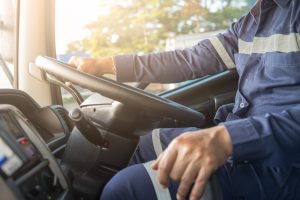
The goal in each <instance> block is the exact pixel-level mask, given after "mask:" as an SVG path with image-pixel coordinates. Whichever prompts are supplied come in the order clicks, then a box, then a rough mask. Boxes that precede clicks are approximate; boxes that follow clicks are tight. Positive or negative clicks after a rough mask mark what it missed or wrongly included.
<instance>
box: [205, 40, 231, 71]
mask: <svg viewBox="0 0 300 200" xmlns="http://www.w3.org/2000/svg"><path fill="white" fill-rule="evenodd" d="M209 41H210V42H211V44H212V45H213V47H214V48H215V50H216V51H217V53H218V54H219V56H220V58H221V59H222V61H223V62H224V64H225V65H226V67H227V68H228V69H234V68H235V64H234V62H233V60H232V59H231V57H230V56H229V54H228V52H227V51H226V49H225V47H224V46H223V44H222V42H221V41H220V40H219V38H217V37H212V38H210V39H209Z"/></svg>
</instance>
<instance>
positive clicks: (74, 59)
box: [68, 56, 77, 68]
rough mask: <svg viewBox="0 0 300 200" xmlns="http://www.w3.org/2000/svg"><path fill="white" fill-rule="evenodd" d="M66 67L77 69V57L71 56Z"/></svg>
mask: <svg viewBox="0 0 300 200" xmlns="http://www.w3.org/2000/svg"><path fill="white" fill-rule="evenodd" d="M68 65H70V66H72V67H74V68H77V57H76V56H72V57H71V58H70V60H69V61H68Z"/></svg>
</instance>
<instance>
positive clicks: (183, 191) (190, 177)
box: [176, 163, 199, 200]
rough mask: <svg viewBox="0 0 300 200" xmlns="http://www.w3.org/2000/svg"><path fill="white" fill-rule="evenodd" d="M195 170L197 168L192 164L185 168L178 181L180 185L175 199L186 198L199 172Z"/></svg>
mask: <svg viewBox="0 0 300 200" xmlns="http://www.w3.org/2000/svg"><path fill="white" fill-rule="evenodd" d="M197 169H198V167H196V166H195V165H194V164H193V163H191V164H190V165H189V166H188V167H187V168H186V170H185V172H184V173H183V175H182V177H181V179H180V184H179V187H178V190H177V195H176V198H177V199H178V200H181V199H184V198H185V197H186V196H187V194H188V192H189V191H190V189H191V186H192V184H193V182H194V180H195V179H196V176H197V174H198V172H199V171H198V170H197Z"/></svg>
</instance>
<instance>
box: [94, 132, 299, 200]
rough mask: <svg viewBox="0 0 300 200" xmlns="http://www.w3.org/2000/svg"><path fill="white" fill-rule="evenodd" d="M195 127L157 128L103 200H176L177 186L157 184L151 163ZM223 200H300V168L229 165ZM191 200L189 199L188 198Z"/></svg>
mask: <svg viewBox="0 0 300 200" xmlns="http://www.w3.org/2000/svg"><path fill="white" fill-rule="evenodd" d="M194 130H197V129H196V128H176V129H155V130H153V132H152V133H150V134H148V135H146V136H143V137H141V138H140V143H139V146H138V148H137V150H136V152H135V154H134V155H133V157H132V159H131V161H130V164H129V166H128V167H127V168H125V169H123V170H121V171H120V172H119V173H117V174H116V175H115V176H114V177H113V178H112V179H111V180H110V181H109V182H108V184H107V185H106V186H105V188H104V190H103V192H102V196H101V198H100V199H101V200H123V199H124V200H135V199H138V200H139V199H140V200H155V199H158V200H165V199H176V191H177V188H178V183H176V182H171V183H170V185H169V188H167V189H164V188H162V187H161V185H160V184H159V183H158V180H157V177H156V172H155V171H153V170H152V169H151V163H152V162H153V160H155V159H156V158H157V156H158V155H159V153H160V152H161V151H163V150H164V149H165V148H166V147H167V146H168V144H169V143H170V142H171V141H172V140H173V139H174V138H175V137H177V136H178V135H180V134H182V133H184V132H187V131H194ZM216 175H217V177H218V180H219V183H220V186H221V190H222V196H223V199H224V200H227V199H228V200H229V199H234V200H259V199H276V200H277V199H278V200H281V199H282V200H283V199H288V200H293V199H295V200H300V169H299V168H297V167H296V166H291V167H288V168H284V169H283V168H279V167H276V166H263V165H259V164H255V163H249V162H247V163H238V164H237V163H234V164H233V163H232V162H230V161H228V162H226V163H225V164H224V166H222V167H220V169H219V170H218V171H217V172H216ZM187 199H188V198H187Z"/></svg>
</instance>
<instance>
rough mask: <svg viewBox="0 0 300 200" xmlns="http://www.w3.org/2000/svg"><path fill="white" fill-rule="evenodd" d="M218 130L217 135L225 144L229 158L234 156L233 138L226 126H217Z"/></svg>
mask: <svg viewBox="0 0 300 200" xmlns="http://www.w3.org/2000/svg"><path fill="white" fill-rule="evenodd" d="M216 128H217V133H218V134H217V135H218V137H219V138H220V141H221V142H222V143H223V144H224V145H223V146H224V150H225V152H226V154H227V155H228V156H231V155H232V154H233V147H232V141H231V137H230V135H229V133H228V131H227V129H226V127H225V126H224V125H219V126H216Z"/></svg>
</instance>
